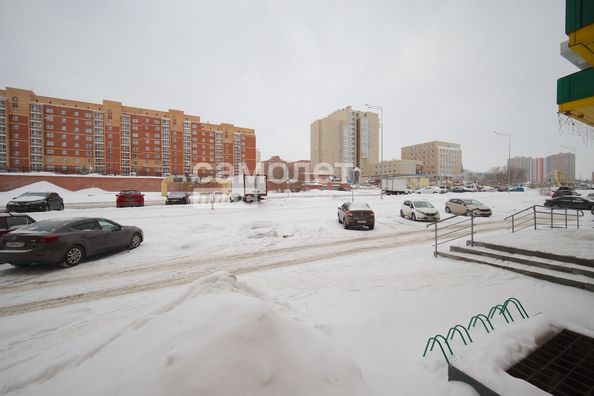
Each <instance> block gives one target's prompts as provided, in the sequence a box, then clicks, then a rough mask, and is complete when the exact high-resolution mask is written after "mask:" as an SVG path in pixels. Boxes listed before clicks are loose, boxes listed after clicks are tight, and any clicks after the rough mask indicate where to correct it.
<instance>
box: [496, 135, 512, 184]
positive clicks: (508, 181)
mask: <svg viewBox="0 0 594 396" xmlns="http://www.w3.org/2000/svg"><path fill="white" fill-rule="evenodd" d="M493 133H494V134H496V135H501V136H507V137H508V138H509V149H508V153H507V192H508V193H509V187H510V184H511V181H510V176H511V174H510V172H511V169H510V168H511V135H510V134H509V133H503V132H493Z"/></svg>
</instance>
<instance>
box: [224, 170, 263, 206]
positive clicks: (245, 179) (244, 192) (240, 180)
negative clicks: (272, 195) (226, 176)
mask: <svg viewBox="0 0 594 396" xmlns="http://www.w3.org/2000/svg"><path fill="white" fill-rule="evenodd" d="M266 195H268V176H266V175H261V174H256V175H248V174H242V175H237V176H233V178H232V179H231V191H230V194H229V199H230V200H231V202H237V201H240V200H243V201H245V202H248V203H251V202H254V201H260V200H262V199H264V197H266Z"/></svg>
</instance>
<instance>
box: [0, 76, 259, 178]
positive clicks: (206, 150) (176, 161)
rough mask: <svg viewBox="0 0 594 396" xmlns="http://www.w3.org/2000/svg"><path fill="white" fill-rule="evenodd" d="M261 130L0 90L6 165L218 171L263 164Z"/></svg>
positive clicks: (0, 153) (2, 166)
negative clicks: (259, 150)
mask: <svg viewBox="0 0 594 396" xmlns="http://www.w3.org/2000/svg"><path fill="white" fill-rule="evenodd" d="M256 157H257V153H256V133H255V130H254V129H251V128H242V127H237V126H234V125H233V124H220V125H219V124H211V123H208V122H206V123H205V122H202V121H201V120H200V117H199V116H194V115H189V114H185V113H184V112H183V111H182V110H173V109H169V110H152V109H143V108H138V107H132V106H125V105H123V104H122V103H120V102H115V101H111V100H103V101H102V103H89V102H81V101H77V100H72V99H61V98H52V97H47V96H39V95H36V94H35V93H34V92H32V91H29V90H24V89H18V88H10V87H7V88H6V89H0V170H1V171H7V170H8V171H19V172H30V171H51V172H59V173H99V174H113V175H129V174H133V173H135V174H137V175H143V176H164V175H168V174H172V175H173V174H179V175H183V174H191V173H194V171H196V173H197V174H198V176H201V177H202V176H214V175H215V174H218V173H219V172H221V169H222V168H224V169H223V170H224V171H226V172H228V173H230V172H234V173H235V174H237V173H240V172H242V171H243V170H245V169H247V170H250V171H254V170H255V169H256Z"/></svg>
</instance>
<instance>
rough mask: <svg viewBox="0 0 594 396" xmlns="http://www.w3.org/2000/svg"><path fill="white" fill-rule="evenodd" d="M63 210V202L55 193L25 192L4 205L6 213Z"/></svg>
mask: <svg viewBox="0 0 594 396" xmlns="http://www.w3.org/2000/svg"><path fill="white" fill-rule="evenodd" d="M50 210H64V200H63V199H62V197H61V196H60V194H58V193H56V192H49V191H41V192H35V191H32V192H26V193H24V194H21V195H19V196H18V197H14V198H13V199H12V201H9V202H8V203H7V204H6V211H7V212H43V211H45V212H49V211H50Z"/></svg>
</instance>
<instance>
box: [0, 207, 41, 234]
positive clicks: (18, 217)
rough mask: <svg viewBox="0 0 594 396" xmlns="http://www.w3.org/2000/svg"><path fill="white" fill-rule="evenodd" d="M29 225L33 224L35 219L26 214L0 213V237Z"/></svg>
mask: <svg viewBox="0 0 594 396" xmlns="http://www.w3.org/2000/svg"><path fill="white" fill-rule="evenodd" d="M31 223H35V219H34V218H32V217H31V216H29V215H27V214H24V213H10V212H0V236H1V235H4V234H6V233H9V232H10V231H14V230H16V229H17V228H19V227H22V226H24V225H27V224H31Z"/></svg>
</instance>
